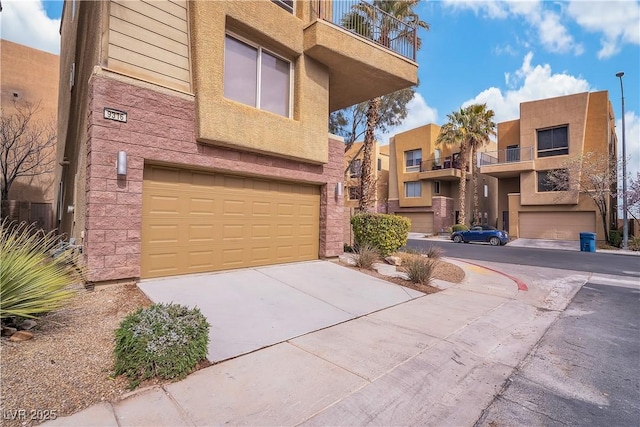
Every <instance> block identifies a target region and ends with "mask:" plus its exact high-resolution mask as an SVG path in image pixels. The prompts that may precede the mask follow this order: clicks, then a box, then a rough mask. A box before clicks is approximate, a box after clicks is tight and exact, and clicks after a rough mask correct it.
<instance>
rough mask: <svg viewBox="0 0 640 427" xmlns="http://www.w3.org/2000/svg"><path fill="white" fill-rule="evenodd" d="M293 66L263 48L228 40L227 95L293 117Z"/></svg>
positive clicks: (229, 37) (225, 79)
mask: <svg viewBox="0 0 640 427" xmlns="http://www.w3.org/2000/svg"><path fill="white" fill-rule="evenodd" d="M291 74H292V73H291V63H290V62H289V61H286V60H284V59H282V58H280V57H278V56H276V55H274V54H272V53H270V52H268V51H266V50H265V49H263V48H261V47H256V46H252V45H250V44H248V43H245V42H242V41H240V40H238V39H236V38H234V37H231V36H229V35H227V36H226V38H225V51H224V96H225V97H226V98H229V99H232V100H234V101H238V102H242V103H243V104H247V105H251V106H254V107H256V108H260V109H262V110H267V111H270V112H272V113H275V114H280V115H281V116H285V117H289V111H290V104H291Z"/></svg>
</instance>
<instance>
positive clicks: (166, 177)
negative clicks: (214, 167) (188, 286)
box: [141, 166, 320, 278]
mask: <svg viewBox="0 0 640 427" xmlns="http://www.w3.org/2000/svg"><path fill="white" fill-rule="evenodd" d="M142 192H143V202H142V211H143V212H142V266H141V270H142V271H141V275H142V277H145V278H147V277H159V276H171V275H178V274H187V273H200V272H207V271H216V270H227V269H233V268H241V267H252V266H259V265H268V264H277V263H283V262H293V261H304V260H312V259H317V258H318V244H319V216H320V189H319V188H318V187H317V186H312V185H303V184H295V183H288V182H280V181H270V180H263V179H257V178H250V177H241V176H232V175H223V174H212V173H205V172H198V171H188V170H181V169H173V168H166V167H156V166H147V167H145V170H144V184H143V189H142Z"/></svg>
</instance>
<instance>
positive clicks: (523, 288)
mask: <svg viewBox="0 0 640 427" xmlns="http://www.w3.org/2000/svg"><path fill="white" fill-rule="evenodd" d="M453 259H455V260H456V261H460V262H464V263H467V264H471V265H475V266H478V267H482V268H484V269H487V270H489V271H493V272H494V273H498V274H501V275H503V276H505V277H508V278H509V279H511V280H513V281H514V282H515V283H516V285H518V290H519V291H525V292H526V291H528V290H529V287H528V286H527V284H526V283H524V282H523V281H522V280H520V279H518V278H517V277H514V276H512V275H510V274H507V273H504V272H502V271H499V270H495V269H493V268H491V267H487V266H485V265H482V264H476V263H475V262H469V261H465V260H462V259H459V258H453Z"/></svg>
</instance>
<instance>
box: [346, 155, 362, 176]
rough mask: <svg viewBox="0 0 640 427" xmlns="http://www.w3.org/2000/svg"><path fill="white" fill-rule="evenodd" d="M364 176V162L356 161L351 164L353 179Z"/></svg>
mask: <svg viewBox="0 0 640 427" xmlns="http://www.w3.org/2000/svg"><path fill="white" fill-rule="evenodd" d="M361 174H362V160H360V159H355V160H353V161H352V162H351V166H349V176H350V177H351V178H360V175H361Z"/></svg>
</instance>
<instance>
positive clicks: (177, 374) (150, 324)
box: [114, 304, 209, 389]
mask: <svg viewBox="0 0 640 427" xmlns="http://www.w3.org/2000/svg"><path fill="white" fill-rule="evenodd" d="M115 341H116V346H115V349H114V354H115V368H114V371H115V372H114V373H115V375H121V374H124V375H125V376H126V377H127V378H128V379H129V387H130V388H132V389H133V388H136V387H137V386H138V385H139V384H140V381H142V380H145V379H149V378H151V377H160V378H164V379H176V378H177V379H180V378H184V377H185V376H186V375H187V374H188V373H190V372H191V371H192V370H193V369H194V368H195V367H196V365H197V363H198V362H199V361H201V360H203V359H204V358H205V357H206V356H207V345H208V344H209V323H208V322H207V319H206V318H205V317H204V316H203V315H202V313H200V310H198V309H197V308H193V309H189V308H188V307H185V306H182V305H179V304H154V305H152V306H150V307H147V308H141V309H139V310H138V311H136V312H135V313H132V314H130V315H128V316H127V317H126V318H125V319H124V320H123V321H122V322H121V323H120V327H119V328H118V329H117V330H116V332H115Z"/></svg>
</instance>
